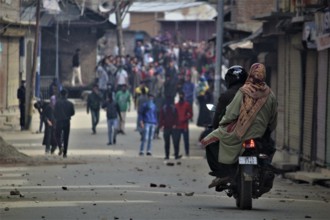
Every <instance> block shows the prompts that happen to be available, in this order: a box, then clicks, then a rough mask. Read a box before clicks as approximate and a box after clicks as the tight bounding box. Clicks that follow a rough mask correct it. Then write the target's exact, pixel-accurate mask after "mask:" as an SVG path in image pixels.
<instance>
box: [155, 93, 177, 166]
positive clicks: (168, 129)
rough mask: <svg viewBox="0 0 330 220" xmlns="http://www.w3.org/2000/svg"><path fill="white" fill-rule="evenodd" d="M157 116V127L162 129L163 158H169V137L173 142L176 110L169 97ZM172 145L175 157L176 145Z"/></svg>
mask: <svg viewBox="0 0 330 220" xmlns="http://www.w3.org/2000/svg"><path fill="white" fill-rule="evenodd" d="M159 112H160V116H159V128H160V129H161V130H163V137H164V148H165V158H164V159H165V160H168V159H169V158H170V145H171V139H172V143H174V138H173V135H174V130H175V126H176V123H177V110H176V108H175V104H174V103H173V102H172V100H171V98H169V97H168V98H167V99H166V101H165V104H164V105H163V106H162V107H161V109H160V111H159ZM173 146H174V156H175V158H178V157H179V149H178V145H173Z"/></svg>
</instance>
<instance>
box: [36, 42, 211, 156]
mask: <svg viewBox="0 0 330 220" xmlns="http://www.w3.org/2000/svg"><path fill="white" fill-rule="evenodd" d="M78 53H79V50H78V49H77V51H76V54H75V57H77V56H78V55H77V54H78ZM77 59H78V58H76V59H73V60H77ZM77 62H78V61H76V62H75V63H76V66H77V65H78V64H77ZM78 66H79V65H78ZM213 79H214V67H213V57H212V56H211V55H210V54H209V53H208V48H207V44H206V43H205V42H200V43H199V44H193V43H189V42H185V43H183V44H182V45H181V46H180V47H178V46H176V45H175V44H173V43H169V42H168V41H166V42H161V41H158V40H153V41H152V43H142V42H140V41H138V42H137V43H136V47H135V49H134V55H126V56H122V57H121V56H114V55H107V56H105V57H103V59H101V60H100V61H99V62H98V64H97V66H96V67H95V82H94V83H93V84H92V89H91V90H92V91H91V93H90V94H89V95H88V98H87V102H86V112H87V114H89V113H90V115H91V129H92V134H93V135H95V134H97V125H98V123H99V119H100V111H101V110H102V109H104V110H105V111H106V118H107V127H108V142H107V144H108V145H113V144H116V143H117V138H116V137H117V135H118V134H123V135H125V133H126V131H125V122H126V113H127V112H128V111H130V110H133V109H134V111H136V113H137V121H136V129H135V130H136V131H137V132H139V133H140V138H141V139H140V140H141V143H140V149H139V153H138V154H139V155H141V156H142V155H147V156H151V155H152V142H153V140H154V139H159V138H160V131H164V132H163V138H164V145H165V146H164V148H165V159H169V158H170V142H171V140H172V142H173V147H174V157H175V159H180V158H181V157H182V155H181V154H180V151H179V149H180V148H179V144H180V139H181V136H183V142H184V152H185V155H186V156H189V153H190V152H189V123H193V105H194V103H197V104H198V105H199V112H198V115H199V116H198V120H197V122H196V124H197V126H200V127H206V126H208V125H210V124H211V121H212V119H211V118H210V114H209V112H207V113H206V114H205V111H206V109H205V106H206V103H212V102H213V81H214V80H213ZM62 91H63V93H65V92H66V90H65V89H63V88H62V86H61V84H60V82H58V80H57V79H56V78H54V80H53V82H52V83H51V85H50V86H49V94H50V97H51V98H50V103H44V102H43V101H42V100H41V101H39V102H37V103H36V104H35V108H36V109H38V111H39V113H40V128H39V132H41V131H42V126H43V124H44V125H45V134H44V136H45V137H44V141H43V144H44V145H45V152H46V153H54V151H55V149H56V148H57V147H59V154H60V155H63V156H65V157H66V156H67V145H68V143H67V142H68V138H69V132H70V128H69V126H70V125H69V122H70V118H71V116H72V115H73V114H74V109H73V110H72V109H71V108H72V107H68V106H62V108H63V109H65V111H67V112H65V116H63V115H56V114H55V113H56V111H55V106H56V104H57V103H58V101H59V100H64V99H66V95H67V93H66V94H62ZM66 100H67V99H66ZM68 102H69V101H68ZM66 105H68V104H66ZM69 108H70V109H69ZM60 112H63V111H60ZM63 117H65V118H66V122H63V123H62V122H60V120H59V119H58V118H63ZM57 125H61V126H57ZM60 127H62V128H61V129H62V131H60V130H59V129H60Z"/></svg>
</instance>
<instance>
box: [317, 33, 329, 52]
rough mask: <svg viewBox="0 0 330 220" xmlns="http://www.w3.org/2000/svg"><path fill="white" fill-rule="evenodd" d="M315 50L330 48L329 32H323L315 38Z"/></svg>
mask: <svg viewBox="0 0 330 220" xmlns="http://www.w3.org/2000/svg"><path fill="white" fill-rule="evenodd" d="M316 45H317V50H318V51H320V50H324V49H327V48H330V34H324V35H321V36H318V37H317V38H316Z"/></svg>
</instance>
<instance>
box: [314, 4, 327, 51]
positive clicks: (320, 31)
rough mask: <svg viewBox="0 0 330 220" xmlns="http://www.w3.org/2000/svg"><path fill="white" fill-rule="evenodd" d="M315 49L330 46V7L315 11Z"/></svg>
mask: <svg viewBox="0 0 330 220" xmlns="http://www.w3.org/2000/svg"><path fill="white" fill-rule="evenodd" d="M315 24H316V35H317V36H316V45H317V50H318V51H320V50H324V49H327V48H330V9H329V8H326V9H325V10H323V11H321V12H316V13H315Z"/></svg>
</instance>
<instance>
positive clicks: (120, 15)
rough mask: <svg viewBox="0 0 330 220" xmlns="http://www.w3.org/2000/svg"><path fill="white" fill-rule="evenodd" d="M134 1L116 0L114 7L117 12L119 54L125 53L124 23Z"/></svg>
mask: <svg viewBox="0 0 330 220" xmlns="http://www.w3.org/2000/svg"><path fill="white" fill-rule="evenodd" d="M132 3H133V1H132V0H130V1H128V0H115V2H114V9H115V13H116V24H117V46H118V55H119V56H122V55H123V48H124V39H123V28H122V23H123V20H124V18H125V16H126V14H127V12H128V9H129V7H130V6H131V5H132Z"/></svg>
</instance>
